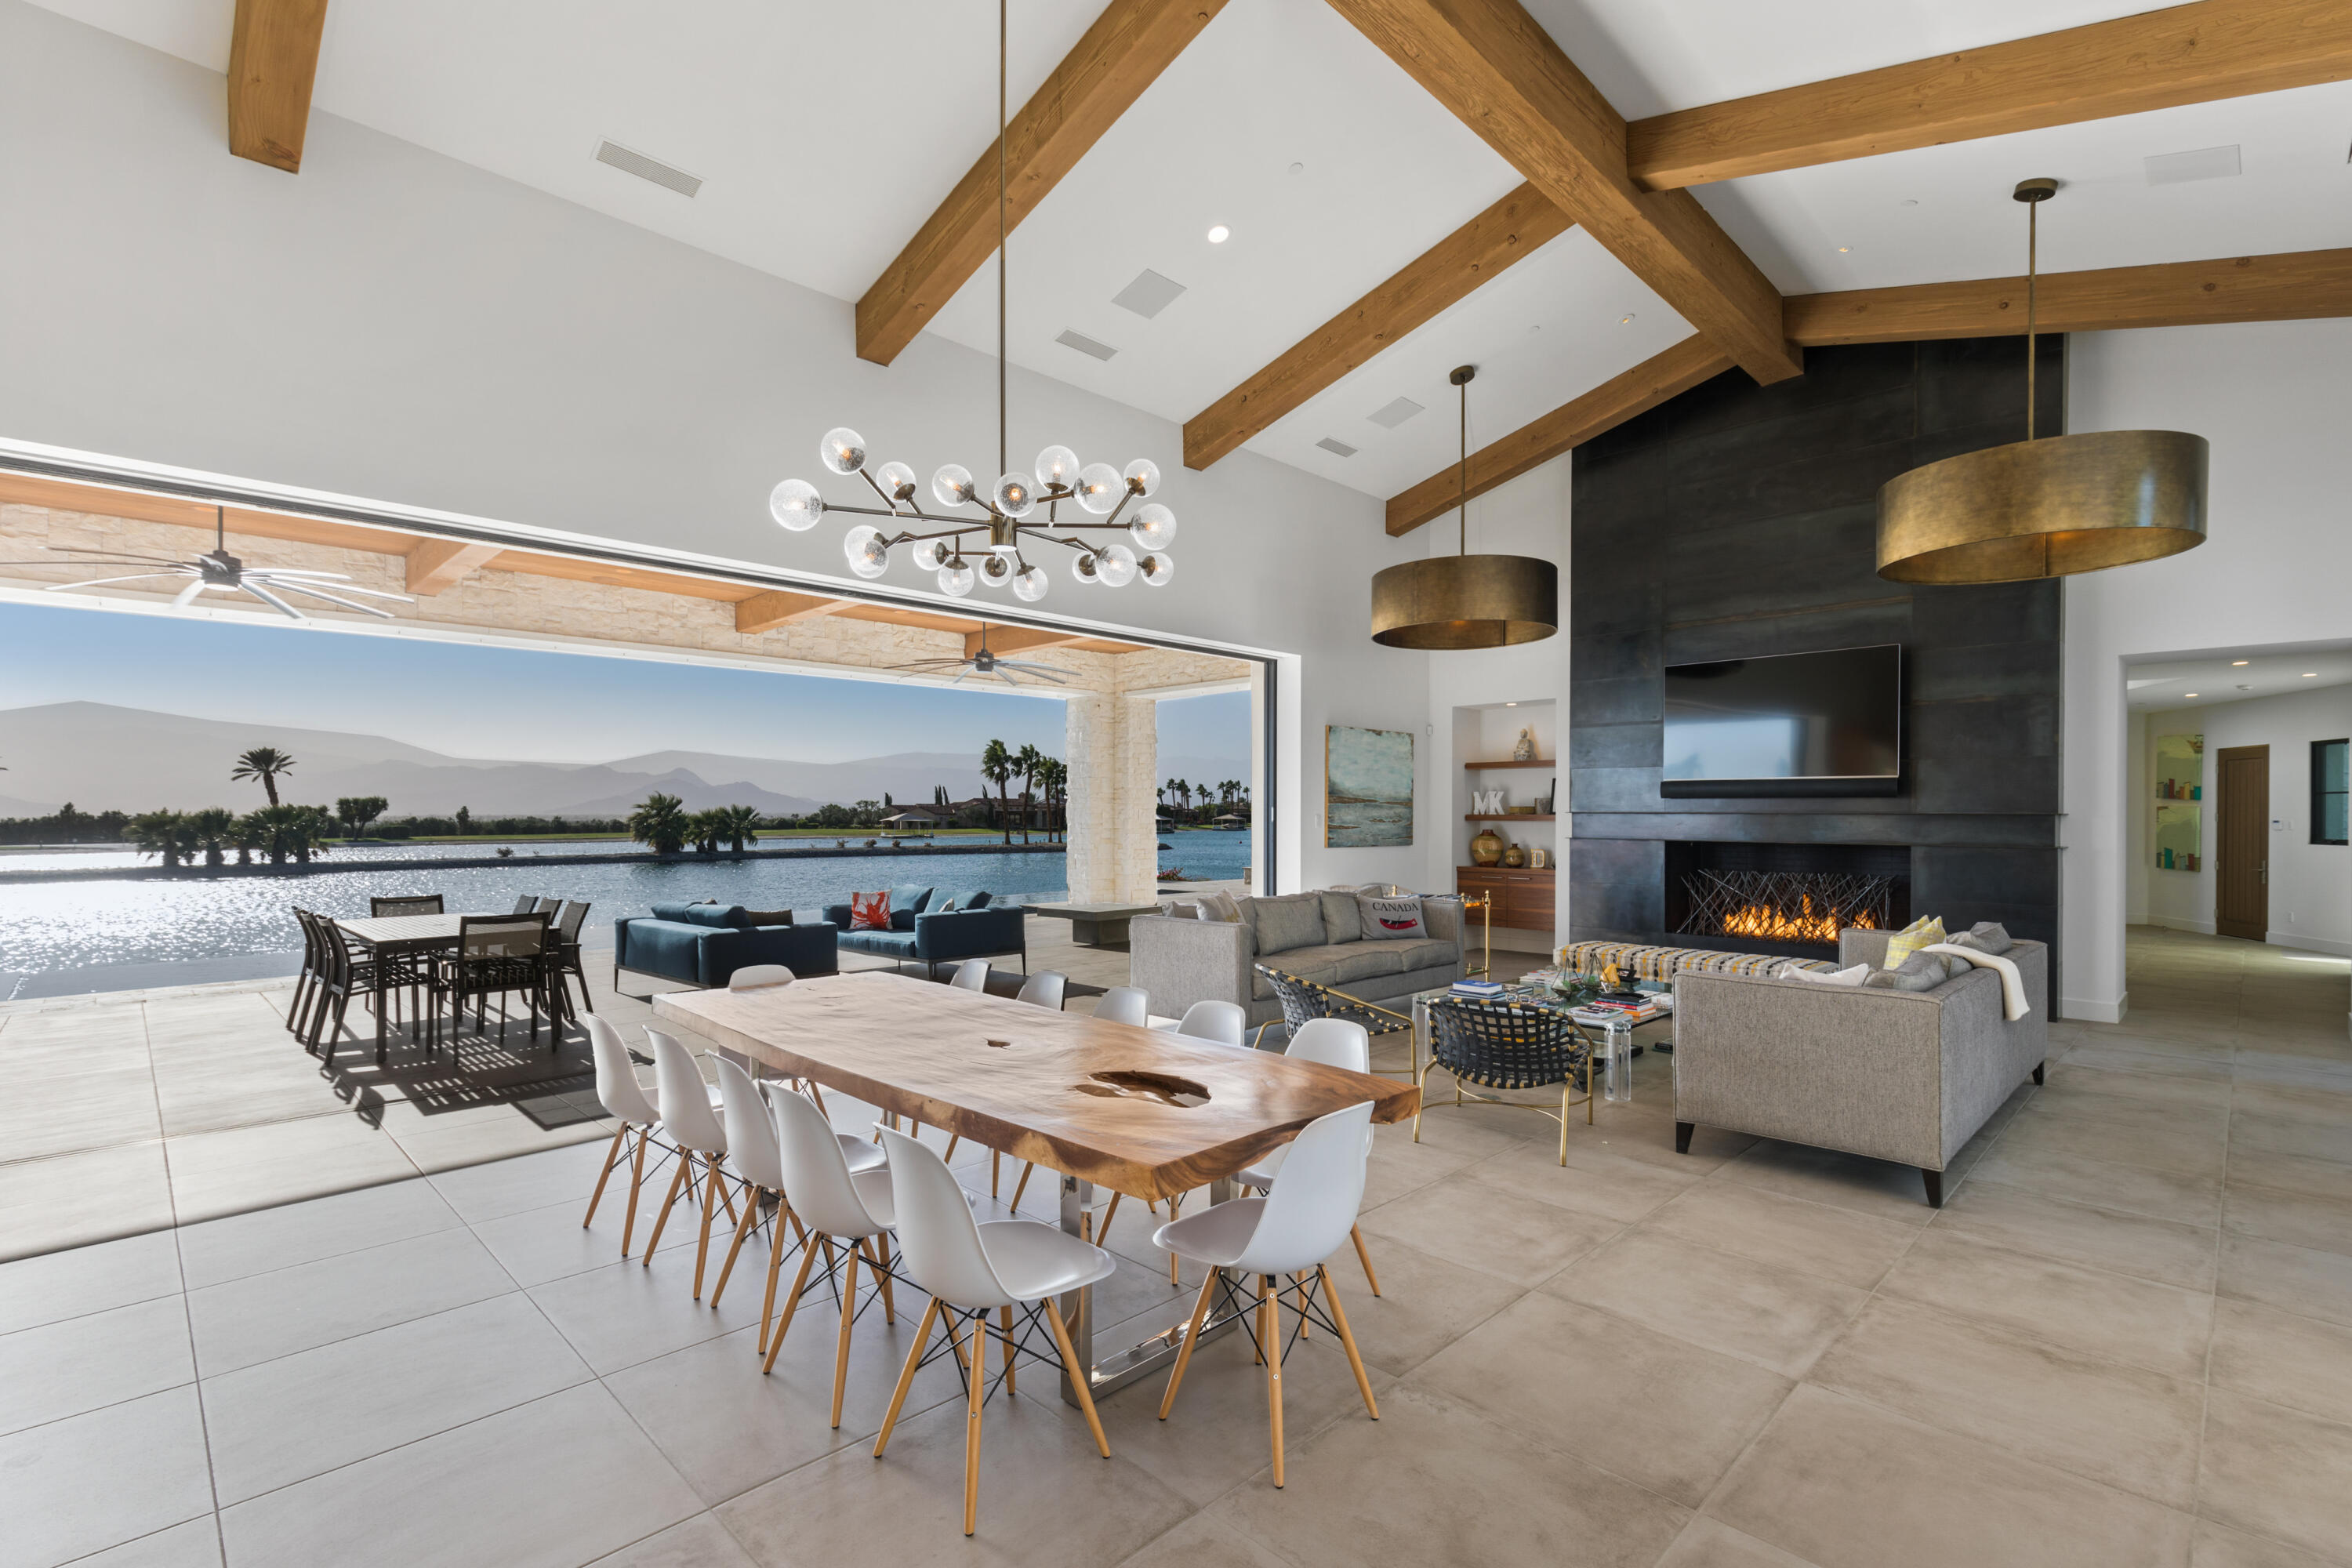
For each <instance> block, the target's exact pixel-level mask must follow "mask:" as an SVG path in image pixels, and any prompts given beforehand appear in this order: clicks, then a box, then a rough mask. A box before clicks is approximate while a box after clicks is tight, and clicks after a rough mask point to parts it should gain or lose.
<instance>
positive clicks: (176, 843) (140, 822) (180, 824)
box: [131, 811, 188, 869]
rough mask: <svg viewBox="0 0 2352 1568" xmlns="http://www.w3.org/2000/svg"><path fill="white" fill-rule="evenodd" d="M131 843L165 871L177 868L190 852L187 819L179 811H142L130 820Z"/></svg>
mask: <svg viewBox="0 0 2352 1568" xmlns="http://www.w3.org/2000/svg"><path fill="white" fill-rule="evenodd" d="M131 843H132V844H133V845H135V846H136V847H138V850H139V853H141V854H142V855H152V856H154V857H155V858H157V859H158V860H160V861H162V862H163V866H164V867H165V868H166V869H169V868H173V867H176V866H178V865H179V863H180V858H181V857H182V856H184V855H185V854H186V853H187V852H188V849H187V818H185V817H184V816H181V815H180V814H179V813H178V812H176V811H142V812H141V813H140V814H139V815H138V816H134V817H132V818H131Z"/></svg>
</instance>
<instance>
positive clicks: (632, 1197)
mask: <svg viewBox="0 0 2352 1568" xmlns="http://www.w3.org/2000/svg"><path fill="white" fill-rule="evenodd" d="M652 1141H653V1129H651V1128H649V1127H640V1128H638V1129H637V1152H635V1153H634V1154H632V1155H630V1156H629V1207H628V1211H627V1212H626V1213H625V1214H624V1215H622V1216H621V1256H622V1257H624V1258H626V1257H627V1256H628V1255H629V1233H630V1232H631V1231H634V1230H635V1229H636V1227H637V1193H638V1191H639V1189H641V1188H642V1187H644V1185H645V1184H646V1144H647V1143H649V1142H652Z"/></svg>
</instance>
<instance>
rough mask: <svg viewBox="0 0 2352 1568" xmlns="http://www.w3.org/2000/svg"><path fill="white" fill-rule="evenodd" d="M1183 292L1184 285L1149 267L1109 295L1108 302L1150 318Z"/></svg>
mask: <svg viewBox="0 0 2352 1568" xmlns="http://www.w3.org/2000/svg"><path fill="white" fill-rule="evenodd" d="M1183 292H1184V285H1182V284H1181V283H1179V282H1177V281H1176V279H1173V278H1162V277H1161V276H1160V274H1159V273H1157V272H1154V271H1153V270H1151V268H1149V267H1147V268H1144V269H1143V270H1142V271H1140V272H1139V273H1137V274H1136V275H1135V281H1134V282H1132V283H1130V284H1129V285H1128V286H1127V287H1126V288H1124V289H1120V290H1119V291H1118V293H1116V294H1113V295H1112V296H1111V297H1110V302H1111V303H1112V304H1114V305H1117V306H1118V308H1119V309H1120V310H1132V311H1134V312H1135V313H1136V314H1137V315H1139V316H1141V317H1143V318H1144V319H1145V320H1147V321H1148V320H1150V318H1151V317H1153V316H1156V315H1158V314H1160V311H1162V310H1166V309H1168V307H1169V306H1171V305H1172V304H1174V303H1175V302H1176V297H1177V296H1178V295H1180V294H1181V293H1183Z"/></svg>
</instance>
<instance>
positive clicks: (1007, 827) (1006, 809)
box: [980, 741, 1013, 845]
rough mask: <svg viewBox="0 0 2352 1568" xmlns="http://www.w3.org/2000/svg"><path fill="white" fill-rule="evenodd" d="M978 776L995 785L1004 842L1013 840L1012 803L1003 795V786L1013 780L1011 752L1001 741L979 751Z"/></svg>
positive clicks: (993, 742) (1009, 842)
mask: <svg viewBox="0 0 2352 1568" xmlns="http://www.w3.org/2000/svg"><path fill="white" fill-rule="evenodd" d="M980 776H981V777H982V778H984V779H986V780H987V781H988V782H989V783H990V784H994V785H995V786H996V798H997V803H998V805H999V807H1000V810H999V812H998V817H999V819H1000V820H1001V821H1002V823H1003V827H1004V842H1005V843H1006V844H1008V845H1009V844H1011V843H1012V842H1013V803H1012V801H1011V800H1009V799H1007V798H1006V796H1005V793H1004V790H1005V786H1006V785H1007V784H1011V783H1012V782H1013V753H1012V752H1008V751H1006V750H1005V749H1004V742H1002V741H991V742H989V743H988V744H987V745H985V746H983V747H982V748H981V751H980Z"/></svg>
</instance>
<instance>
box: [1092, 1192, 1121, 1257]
mask: <svg viewBox="0 0 2352 1568" xmlns="http://www.w3.org/2000/svg"><path fill="white" fill-rule="evenodd" d="M1123 1195H1124V1194H1119V1193H1113V1194H1111V1195H1110V1207H1108V1208H1107V1209H1105V1210H1103V1222H1102V1228H1101V1229H1099V1230H1097V1231H1096V1232H1095V1245H1096V1246H1097V1247H1100V1246H1101V1245H1102V1244H1103V1237H1106V1236H1108V1235H1109V1234H1110V1222H1111V1221H1113V1220H1115V1219H1117V1218H1118V1200H1119V1199H1120V1197H1122V1196H1123Z"/></svg>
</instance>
